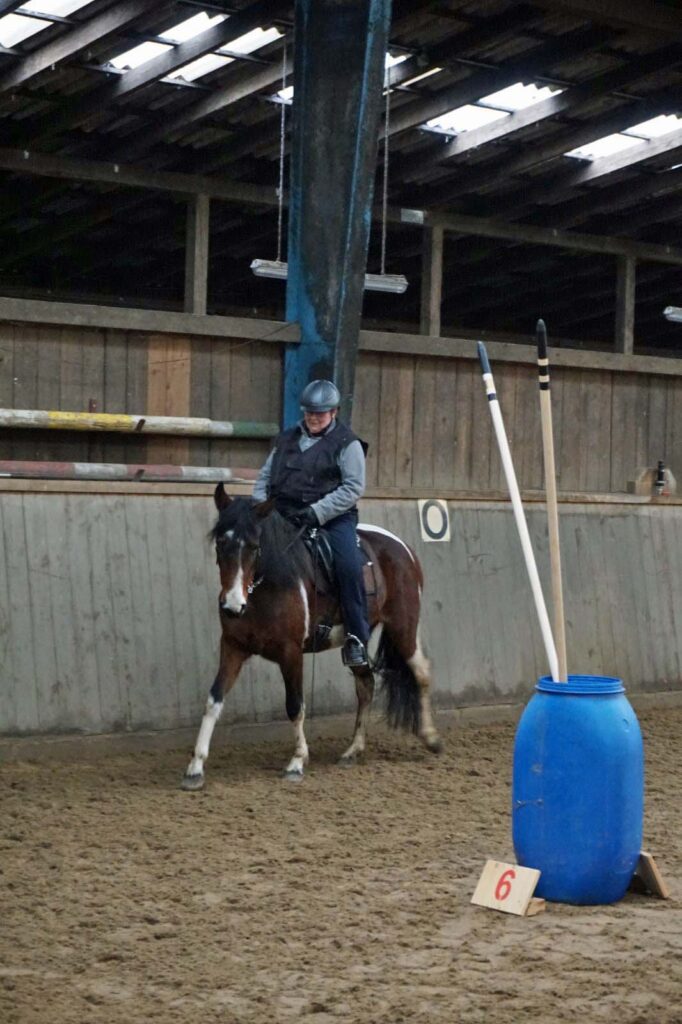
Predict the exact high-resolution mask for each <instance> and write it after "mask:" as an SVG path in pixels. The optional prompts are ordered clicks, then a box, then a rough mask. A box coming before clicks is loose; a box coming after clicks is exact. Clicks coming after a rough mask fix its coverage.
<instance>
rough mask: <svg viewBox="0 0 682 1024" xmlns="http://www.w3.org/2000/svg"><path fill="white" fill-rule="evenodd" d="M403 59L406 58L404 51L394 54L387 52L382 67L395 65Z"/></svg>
mask: <svg viewBox="0 0 682 1024" xmlns="http://www.w3.org/2000/svg"><path fill="white" fill-rule="evenodd" d="M404 60H407V54H406V53H398V54H396V55H394V54H392V53H387V54H386V60H385V61H384V67H385V68H392V67H395V65H396V64H402V62H403V61H404Z"/></svg>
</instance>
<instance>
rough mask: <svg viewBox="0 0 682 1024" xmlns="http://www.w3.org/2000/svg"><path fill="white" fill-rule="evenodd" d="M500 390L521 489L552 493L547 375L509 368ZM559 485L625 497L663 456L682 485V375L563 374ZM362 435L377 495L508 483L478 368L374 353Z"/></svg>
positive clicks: (364, 360)
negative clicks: (546, 476)
mask: <svg viewBox="0 0 682 1024" xmlns="http://www.w3.org/2000/svg"><path fill="white" fill-rule="evenodd" d="M494 372H495V383H496V386H497V392H498V395H499V399H500V406H501V409H502V414H503V417H504V422H505V428H506V430H507V435H508V437H509V441H510V446H511V449H512V454H513V457H514V464H515V468H516V473H517V477H518V480H519V484H520V486H521V488H525V489H528V490H537V489H540V488H542V487H543V472H542V437H541V428H540V413H539V400H538V391H537V376H536V370H535V368H534V367H532V366H524V365H521V364H516V363H498V364H497V365H496V366H495V367H494ZM552 406H553V422H554V443H555V450H556V462H557V474H558V487H559V490H560V491H564V492H584V493H622V492H626V491H627V490H628V481H630V480H633V479H634V477H635V472H636V470H637V468H638V467H643V466H650V467H652V466H655V465H656V463H657V461H658V460H659V459H663V461H664V462H665V464H666V465H667V466H669V467H670V468H671V469H672V471H673V473H674V475H675V477H676V479H677V481H678V483H679V484H680V486H681V487H682V379H681V378H675V377H664V376H656V375H655V374H635V373H621V372H611V371H606V370H587V369H572V368H571V369H568V368H563V369H561V370H560V371H557V372H556V373H555V374H554V376H553V386H552ZM355 408H356V410H357V413H356V421H355V424H354V426H355V429H356V430H357V431H358V433H360V434H361V435H362V436H363V437H364V438H365V439H366V440H367V441H369V444H370V451H369V457H368V483H369V485H370V486H371V487H376V488H381V489H384V488H385V489H388V490H392V489H394V488H397V489H398V491H400V492H403V493H409V492H410V490H412V491H417V490H421V491H423V490H427V491H428V490H430V491H432V492H433V493H437V492H443V493H447V492H457V491H460V492H476V493H482V494H485V493H491V492H495V491H505V490H506V485H505V482H504V477H503V473H502V466H501V462H500V459H499V455H498V450H497V445H496V442H495V438H494V435H493V433H492V429H491V421H490V413H489V411H488V403H487V400H486V396H485V392H484V389H483V385H482V382H481V375H480V371H479V366H478V363H477V362H475V361H474V360H465V359H441V358H437V357H428V356H404V355H385V354H383V353H382V354H379V353H363V354H362V355H361V358H360V371H359V373H358V387H357V395H356V404H355Z"/></svg>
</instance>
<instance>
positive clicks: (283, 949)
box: [0, 709, 682, 1024]
mask: <svg viewBox="0 0 682 1024" xmlns="http://www.w3.org/2000/svg"><path fill="white" fill-rule="evenodd" d="M640 721H641V724H642V728H643V732H644V735H645V750H646V756H647V800H646V816H645V846H646V848H648V849H650V850H651V852H653V853H654V855H655V856H656V859H657V862H658V864H659V867H660V868H661V870H662V872H663V874H664V876H665V878H666V881H667V882H668V884H669V886H670V888H671V890H672V894H673V898H672V899H671V900H669V901H668V902H662V901H657V900H654V899H649V898H646V897H641V896H634V895H628V896H627V897H626V899H625V900H624V901H623V902H621V903H620V904H617V905H615V906H610V907H586V908H578V907H568V906H559V905H550V906H549V907H548V910H547V911H546V912H545V913H544V914H541V915H539V916H538V917H536V918H532V919H519V918H515V917H511V916H509V915H504V914H497V913H494V912H492V911H486V910H482V909H479V908H475V907H472V906H471V905H470V903H469V900H470V897H471V893H472V891H473V888H474V885H475V883H476V880H477V878H478V875H479V873H480V871H481V868H482V865H483V863H484V861H485V859H486V858H487V857H489V856H493V857H495V858H497V859H502V860H505V859H506V860H513V852H512V846H511V839H510V816H509V799H510V793H509V791H510V774H511V751H512V742H513V727H512V726H511V725H500V726H488V727H485V728H475V727H466V728H463V729H451V730H449V731H447V732H446V735H445V739H446V742H447V747H446V752H445V754H443V755H442V756H441V757H440V758H434V757H432V756H430V755H427V754H426V753H425V752H422V750H421V749H420V748H419V747H418V745H417V744H416V742H413V741H412V740H411V739H409V738H404V737H396V736H395V735H390V736H389V735H388V734H385V733H383V732H379V730H378V729H377V728H376V727H375V728H374V729H373V730H372V734H373V738H372V740H371V745H370V749H369V752H368V756H367V759H366V761H365V763H364V764H363V765H362V766H360V767H358V768H356V769H352V770H344V769H340V768H338V767H336V764H335V760H336V757H337V756H338V754H339V753H340V752H341V750H342V749H343V740H341V739H334V740H331V739H327V740H324V741H321V742H317V743H316V744H315V748H314V750H313V759H312V762H311V766H310V768H309V771H308V775H307V777H306V779H305V781H304V782H303V783H302V784H300V785H292V784H287V783H285V782H283V781H282V780H280V778H279V777H278V773H279V771H280V769H281V768H282V767H283V765H284V763H285V761H286V760H287V759H288V756H289V754H290V753H291V745H290V744H289V743H286V744H284V743H279V742H278V743H268V744H265V745H263V746H259V747H257V746H251V745H250V746H242V747H232V748H231V749H228V748H226V747H224V746H222V742H221V737H220V736H219V735H217V737H216V740H217V742H216V743H215V745H214V751H213V756H212V758H211V760H210V761H209V763H208V769H209V770H208V782H207V787H206V789H205V790H204V791H203V792H201V793H196V794H192V793H184V792H181V791H180V790H179V789H178V782H179V779H180V775H181V773H182V771H183V769H184V767H185V764H186V761H187V753H188V752H187V751H186V750H184V749H183V750H177V751H172V752H168V751H164V752H150V753H145V754H135V755H117V756H113V757H108V758H105V759H102V760H100V761H98V762H96V763H85V762H82V763H74V762H72V763H62V762H58V763H54V762H43V763H28V762H23V763H19V764H12V765H3V766H0V787H1V794H0V795H1V800H0V824H1V825H2V827H1V829H0V901H1V902H0V1021H2V1024H47V1022H50V1024H53V1022H54V1024H88V1022H102V1024H119V1022H120V1024H123V1022H125V1024H143V1022H151V1021H163V1022H164V1024H174V1022H182V1024H206V1022H210V1021H214V1020H215V1021H221V1022H224V1024H232V1022H254V1024H265V1022H268V1024H269V1022H273V1024H274V1022H278V1024H279V1022H282V1024H286V1022H289V1021H292V1022H293V1021H297V1022H298V1021H310V1024H331V1022H339V1021H359V1022H362V1024H401V1022H419V1024H421V1022H423V1024H427V1022H428V1024H440V1022H443V1024H464V1022H466V1024H468V1022H481V1024H500V1022H510V1024H511V1022H514V1024H516V1022H521V1021H524V1022H525V1021H542V1022H553V1021H576V1020H581V1021H583V1022H586V1024H593V1022H595V1024H596V1022H601V1021H609V1022H614V1021H617V1022H618V1024H672V1022H682V913H681V910H680V899H679V893H680V892H681V891H682V889H681V884H682V831H681V830H680V819H681V817H682V784H681V783H682V775H681V767H680V750H681V742H680V733H681V731H682V709H666V710H654V711H648V712H646V713H643V714H641V715H640Z"/></svg>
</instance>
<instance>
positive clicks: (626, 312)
mask: <svg viewBox="0 0 682 1024" xmlns="http://www.w3.org/2000/svg"><path fill="white" fill-rule="evenodd" d="M635 273H636V260H635V259H634V257H633V256H620V257H619V258H618V283H617V286H616V338H615V342H616V352H622V353H623V354H624V355H632V353H633V352H634V348H635Z"/></svg>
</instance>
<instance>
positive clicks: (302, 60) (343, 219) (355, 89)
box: [284, 0, 391, 427]
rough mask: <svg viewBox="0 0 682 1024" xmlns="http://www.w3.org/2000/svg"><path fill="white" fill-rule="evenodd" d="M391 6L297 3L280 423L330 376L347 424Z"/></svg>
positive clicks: (381, 1) (290, 419) (356, 0)
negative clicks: (288, 325)
mask: <svg viewBox="0 0 682 1024" xmlns="http://www.w3.org/2000/svg"><path fill="white" fill-rule="evenodd" d="M390 8H391V0H296V22H295V39H294V103H293V127H292V145H291V183H290V190H289V244H288V254H287V259H288V264H289V273H288V280H287V310H286V318H287V320H297V321H298V322H299V323H300V325H301V343H300V344H297V345H288V346H287V348H286V353H285V359H284V426H285V427H289V426H291V425H292V424H293V423H295V422H296V420H297V419H299V418H300V409H299V405H298V396H299V393H300V391H301V389H302V388H303V387H304V386H305V385H306V384H307V383H308V381H309V380H314V379H315V378H317V377H332V378H333V379H334V380H335V381H336V383H337V385H338V387H339V390H340V391H341V396H342V414H343V416H344V418H345V419H346V420H350V417H351V413H352V404H353V384H354V377H355V361H356V355H357V348H358V335H359V330H360V314H361V311H362V294H363V284H364V275H365V266H366V262H367V243H368V240H369V228H370V221H371V209H372V193H373V185H374V171H375V166H376V152H377V138H378V128H379V121H380V116H381V109H382V105H383V100H382V84H383V79H384V55H385V52H386V46H387V43H388V27H389V22H390Z"/></svg>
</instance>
